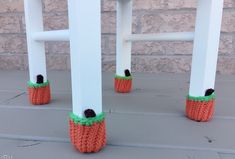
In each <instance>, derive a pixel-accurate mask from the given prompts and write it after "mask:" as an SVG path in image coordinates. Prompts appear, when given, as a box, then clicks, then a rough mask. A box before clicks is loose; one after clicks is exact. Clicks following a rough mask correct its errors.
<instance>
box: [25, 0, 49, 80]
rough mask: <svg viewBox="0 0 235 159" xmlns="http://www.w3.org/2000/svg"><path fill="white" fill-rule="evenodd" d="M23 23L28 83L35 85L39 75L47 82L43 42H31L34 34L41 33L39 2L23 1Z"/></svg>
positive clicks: (41, 18)
mask: <svg viewBox="0 0 235 159" xmlns="http://www.w3.org/2000/svg"><path fill="white" fill-rule="evenodd" d="M24 9H25V23H26V34H27V45H28V59H29V74H30V81H31V82H32V83H36V76H37V75H39V74H41V75H43V77H44V81H47V73H46V58H45V46H44V42H37V41H35V40H33V38H32V36H33V34H34V33H35V32H40V31H43V16H42V2H41V0H24Z"/></svg>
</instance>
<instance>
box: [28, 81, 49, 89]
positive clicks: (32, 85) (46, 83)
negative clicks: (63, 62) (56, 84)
mask: <svg viewBox="0 0 235 159" xmlns="http://www.w3.org/2000/svg"><path fill="white" fill-rule="evenodd" d="M48 85H49V81H48V80H47V81H46V82H44V83H40V84H38V83H33V82H31V81H28V86H29V87H30V88H39V87H45V86H48Z"/></svg>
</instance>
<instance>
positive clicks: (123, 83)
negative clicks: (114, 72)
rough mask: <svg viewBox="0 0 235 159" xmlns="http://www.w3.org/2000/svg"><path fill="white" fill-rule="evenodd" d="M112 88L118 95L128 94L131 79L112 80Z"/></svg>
mask: <svg viewBox="0 0 235 159" xmlns="http://www.w3.org/2000/svg"><path fill="white" fill-rule="evenodd" d="M114 88H115V91H116V92H118V93H129V92H130V91H131V88H132V79H120V78H115V79H114Z"/></svg>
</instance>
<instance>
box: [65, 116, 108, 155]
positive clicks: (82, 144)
mask: <svg viewBox="0 0 235 159" xmlns="http://www.w3.org/2000/svg"><path fill="white" fill-rule="evenodd" d="M69 125H70V131H69V134H70V139H71V142H72V144H73V145H74V147H75V148H76V149H77V150H79V151H80V152H82V153H91V152H98V151H100V150H101V149H102V148H103V147H104V146H105V145H106V128H105V121H104V120H103V121H102V122H96V123H93V124H92V125H91V126H86V125H81V124H79V123H78V124H75V123H74V122H73V121H72V120H71V119H70V120H69Z"/></svg>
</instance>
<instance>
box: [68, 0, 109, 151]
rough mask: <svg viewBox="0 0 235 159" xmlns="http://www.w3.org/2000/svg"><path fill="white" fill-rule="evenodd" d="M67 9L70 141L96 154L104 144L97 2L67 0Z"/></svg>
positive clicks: (98, 9) (81, 149) (80, 148)
mask: <svg viewBox="0 0 235 159" xmlns="http://www.w3.org/2000/svg"><path fill="white" fill-rule="evenodd" d="M68 9H69V28H70V53H71V73H72V97H73V113H71V114H70V120H69V124H70V128H69V134H70V139H71V143H72V144H73V145H74V146H75V148H76V149H78V150H79V151H80V152H83V153H91V152H98V151H100V149H102V148H103V147H104V146H105V145H106V130H105V118H104V116H105V115H104V113H103V112H102V88H101V87H102V83H101V1H100V0H68ZM94 136H96V138H94Z"/></svg>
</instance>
